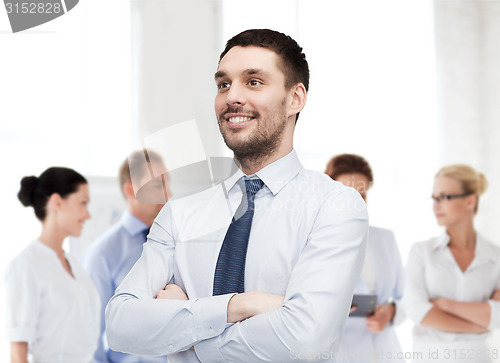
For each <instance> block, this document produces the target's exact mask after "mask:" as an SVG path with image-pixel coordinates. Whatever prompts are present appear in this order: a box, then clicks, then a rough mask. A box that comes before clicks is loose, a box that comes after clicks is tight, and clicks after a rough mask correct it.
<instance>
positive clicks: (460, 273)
mask: <svg viewBox="0 0 500 363" xmlns="http://www.w3.org/2000/svg"><path fill="white" fill-rule="evenodd" d="M486 187H487V182H486V178H485V177H484V175H483V174H481V173H478V172H476V171H475V170H474V169H473V168H471V167H470V166H467V165H450V166H445V167H443V168H442V169H441V170H439V171H438V173H437V174H436V176H435V179H434V187H433V191H432V199H433V202H434V204H433V210H434V214H435V216H436V220H437V223H438V224H439V225H440V226H443V227H444V228H445V231H444V232H443V233H442V234H441V235H440V236H437V237H434V238H432V239H430V240H429V241H426V242H420V243H416V244H414V245H413V246H412V249H411V250H410V254H409V257H408V264H407V271H406V277H407V281H406V286H405V297H404V300H403V303H404V308H405V311H406V312H407V314H408V316H409V317H410V319H411V320H412V321H413V322H414V323H415V326H414V328H413V339H414V351H415V352H422V356H423V358H424V359H423V360H422V359H419V360H418V362H423V361H426V359H425V358H428V359H427V361H433V362H435V361H436V358H439V359H438V360H443V361H445V360H446V361H452V362H470V363H472V362H474V363H482V362H490V361H491V359H490V358H491V353H492V351H491V350H488V345H487V342H486V339H487V337H488V335H489V334H488V331H490V330H491V329H497V328H498V327H499V326H500V302H498V301H499V300H500V299H499V291H498V289H499V288H500V247H498V246H496V245H494V244H492V243H490V242H488V241H486V240H485V239H484V238H483V237H482V236H481V235H480V234H479V233H477V232H476V230H475V228H474V223H473V220H474V215H475V214H476V213H477V211H478V202H479V196H480V195H481V194H483V193H484V191H485V190H486ZM430 353H431V356H429V354H430Z"/></svg>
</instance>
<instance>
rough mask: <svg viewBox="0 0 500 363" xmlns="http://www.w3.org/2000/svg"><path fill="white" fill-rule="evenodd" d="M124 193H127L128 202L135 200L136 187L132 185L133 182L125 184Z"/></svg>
mask: <svg viewBox="0 0 500 363" xmlns="http://www.w3.org/2000/svg"><path fill="white" fill-rule="evenodd" d="M123 193H125V196H126V197H127V200H134V199H135V194H134V186H133V185H132V182H129V181H128V182H126V183H125V184H123Z"/></svg>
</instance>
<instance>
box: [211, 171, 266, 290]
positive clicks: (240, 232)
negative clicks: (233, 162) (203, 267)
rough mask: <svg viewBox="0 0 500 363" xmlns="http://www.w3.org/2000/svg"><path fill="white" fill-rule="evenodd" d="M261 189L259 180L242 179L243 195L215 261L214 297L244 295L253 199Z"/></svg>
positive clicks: (261, 184)
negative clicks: (231, 294) (233, 293)
mask: <svg viewBox="0 0 500 363" xmlns="http://www.w3.org/2000/svg"><path fill="white" fill-rule="evenodd" d="M263 185H264V182H263V181H262V180H260V179H250V180H247V179H245V187H246V188H245V189H246V192H245V193H244V195H243V198H242V200H241V204H240V206H239V207H238V209H237V210H236V213H235V214H234V217H233V220H232V221H231V224H230V225H229V228H228V230H227V232H226V237H224V242H222V247H221V249H220V252H219V258H218V259H217V266H216V267H215V276H214V291H213V295H214V296H215V295H223V294H229V293H232V292H238V293H241V292H244V291H245V260H246V257H247V247H248V237H249V236H250V228H251V227H252V219H253V212H254V197H255V194H257V192H258V191H259V190H260V189H261V188H262V187H263ZM245 194H246V198H245Z"/></svg>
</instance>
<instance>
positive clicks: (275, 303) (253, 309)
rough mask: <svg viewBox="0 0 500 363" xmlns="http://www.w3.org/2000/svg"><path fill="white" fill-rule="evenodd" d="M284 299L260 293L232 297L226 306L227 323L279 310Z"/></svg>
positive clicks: (254, 292) (253, 292)
mask: <svg viewBox="0 0 500 363" xmlns="http://www.w3.org/2000/svg"><path fill="white" fill-rule="evenodd" d="M284 299H285V297H284V296H281V295H275V294H269V293H266V292H260V291H250V292H244V293H242V294H236V295H234V296H233V297H232V298H231V299H230V300H229V304H228V306H227V322H228V323H236V322H238V321H243V320H245V319H248V318H251V317H252V316H255V315H258V314H264V313H267V312H269V311H273V310H276V309H279V308H281V307H282V306H283V301H284Z"/></svg>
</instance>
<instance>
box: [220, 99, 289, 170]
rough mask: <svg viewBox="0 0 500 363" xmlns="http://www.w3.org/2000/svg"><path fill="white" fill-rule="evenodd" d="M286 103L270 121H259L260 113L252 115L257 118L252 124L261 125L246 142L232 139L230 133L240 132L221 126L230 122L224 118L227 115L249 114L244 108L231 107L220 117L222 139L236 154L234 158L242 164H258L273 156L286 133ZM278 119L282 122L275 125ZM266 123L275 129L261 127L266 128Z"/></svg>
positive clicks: (271, 116) (257, 126)
mask: <svg viewBox="0 0 500 363" xmlns="http://www.w3.org/2000/svg"><path fill="white" fill-rule="evenodd" d="M284 102H285V100H283V102H282V104H281V105H280V107H278V109H277V110H276V112H274V113H273V114H272V115H270V118H271V119H270V120H262V119H258V121H257V118H258V117H259V116H260V114H259V113H258V112H252V113H250V114H251V115H252V117H255V119H254V121H251V122H260V124H259V123H258V124H257V125H256V127H255V130H254V133H253V134H251V135H249V136H248V138H247V139H244V140H240V139H238V138H237V137H234V138H232V137H230V133H233V134H234V135H237V133H238V130H228V129H223V128H222V127H221V125H222V124H223V123H225V122H228V121H227V120H226V119H225V118H224V115H225V114H226V113H244V114H249V113H248V112H245V111H244V110H243V108H239V107H232V106H229V107H228V108H227V110H226V111H224V112H223V113H222V114H220V115H219V117H218V122H219V130H220V132H221V134H222V138H223V139H224V142H225V143H226V145H227V147H228V148H230V149H231V150H232V151H233V152H234V156H235V157H236V159H237V160H238V161H239V162H240V163H248V162H251V163H258V162H259V161H261V160H265V159H266V158H268V157H269V156H270V155H272V154H273V153H274V152H275V150H276V149H277V148H278V147H279V145H280V143H281V140H282V139H283V133H284V131H285V126H286V121H287V119H286V115H285V112H284V107H283V106H284ZM277 119H281V121H280V122H276V123H274V121H275V120H277ZM265 123H269V125H273V127H272V128H271V129H268V128H265V127H259V126H265Z"/></svg>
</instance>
